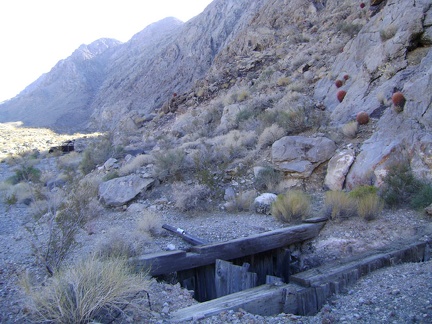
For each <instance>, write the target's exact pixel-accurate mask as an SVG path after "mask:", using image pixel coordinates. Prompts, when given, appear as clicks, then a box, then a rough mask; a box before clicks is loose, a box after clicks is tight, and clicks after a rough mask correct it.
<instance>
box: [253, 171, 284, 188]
mask: <svg viewBox="0 0 432 324" xmlns="http://www.w3.org/2000/svg"><path fill="white" fill-rule="evenodd" d="M282 178H283V175H282V172H281V171H278V170H276V169H274V168H271V167H264V168H262V169H261V170H260V171H259V172H258V174H257V175H256V177H255V179H254V185H255V188H256V189H257V190H270V191H274V190H275V189H276V188H277V186H278V185H279V183H280V182H281V181H282Z"/></svg>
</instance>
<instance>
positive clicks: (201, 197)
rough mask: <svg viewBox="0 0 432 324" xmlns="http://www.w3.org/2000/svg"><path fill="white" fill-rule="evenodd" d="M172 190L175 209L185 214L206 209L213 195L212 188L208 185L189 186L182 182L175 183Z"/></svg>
mask: <svg viewBox="0 0 432 324" xmlns="http://www.w3.org/2000/svg"><path fill="white" fill-rule="evenodd" d="M172 190H173V196H174V201H175V207H176V208H178V209H179V210H181V211H183V212H185V211H192V210H196V209H205V208H206V203H207V199H208V198H209V197H210V193H211V192H210V188H209V187H207V186H206V185H201V184H195V185H187V184H185V183H182V182H176V183H174V184H173V185H172Z"/></svg>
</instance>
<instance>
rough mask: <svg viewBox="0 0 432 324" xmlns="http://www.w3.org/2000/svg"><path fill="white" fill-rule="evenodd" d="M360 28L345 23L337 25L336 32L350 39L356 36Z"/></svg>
mask: <svg viewBox="0 0 432 324" xmlns="http://www.w3.org/2000/svg"><path fill="white" fill-rule="evenodd" d="M361 28H362V26H361V25H358V24H353V23H350V22H345V21H343V22H341V23H339V25H338V30H340V31H341V32H343V33H345V34H347V35H348V36H350V37H354V36H355V35H357V34H358V33H359V31H360V29H361Z"/></svg>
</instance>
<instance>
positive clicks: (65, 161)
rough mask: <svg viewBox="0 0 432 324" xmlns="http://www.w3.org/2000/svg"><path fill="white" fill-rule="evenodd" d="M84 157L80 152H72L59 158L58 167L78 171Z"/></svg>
mask: <svg viewBox="0 0 432 324" xmlns="http://www.w3.org/2000/svg"><path fill="white" fill-rule="evenodd" d="M82 159H83V157H82V155H81V154H80V153H78V152H70V153H68V154H64V155H61V156H59V158H58V165H59V168H61V169H66V170H69V169H73V170H76V169H78V167H79V165H80V163H81V161H82Z"/></svg>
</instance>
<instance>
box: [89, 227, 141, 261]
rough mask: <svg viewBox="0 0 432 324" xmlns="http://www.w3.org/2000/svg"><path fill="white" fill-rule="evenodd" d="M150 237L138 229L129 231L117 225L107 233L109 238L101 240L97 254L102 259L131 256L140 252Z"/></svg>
mask: <svg viewBox="0 0 432 324" xmlns="http://www.w3.org/2000/svg"><path fill="white" fill-rule="evenodd" d="M147 239H148V237H145V236H144V237H143V235H142V234H140V233H138V232H136V231H133V230H132V231H128V233H127V235H125V230H124V229H122V228H120V227H116V228H113V229H111V230H110V231H109V232H108V233H107V239H106V240H104V241H101V242H100V243H99V244H98V245H97V247H96V252H97V253H96V254H97V255H98V256H99V257H100V258H101V259H112V258H126V259H127V258H131V257H134V256H137V255H139V254H140V247H141V246H142V244H143V242H144V241H146V240H147Z"/></svg>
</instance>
